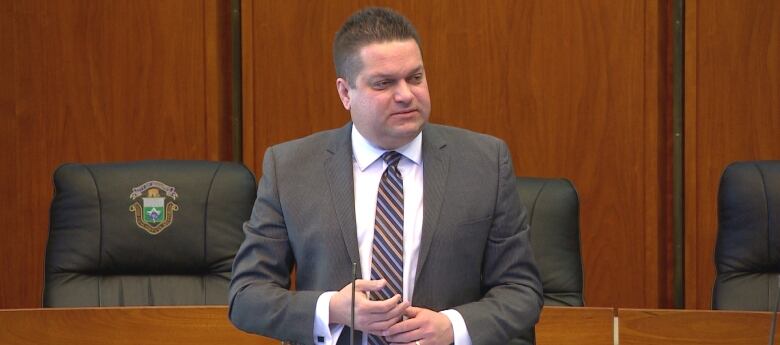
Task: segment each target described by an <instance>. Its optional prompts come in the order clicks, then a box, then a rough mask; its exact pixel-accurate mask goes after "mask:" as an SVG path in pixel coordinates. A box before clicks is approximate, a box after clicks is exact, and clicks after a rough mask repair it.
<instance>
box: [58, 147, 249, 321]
mask: <svg viewBox="0 0 780 345" xmlns="http://www.w3.org/2000/svg"><path fill="white" fill-rule="evenodd" d="M254 197H255V179H254V176H253V175H252V173H251V172H250V171H249V170H248V169H247V168H246V167H244V166H243V165H241V164H237V163H225V162H208V161H173V160H168V161H141V162H131V163H111V164H65V165H63V166H61V167H59V168H58V169H57V170H56V171H55V173H54V199H53V201H52V204H51V214H50V217H51V218H50V226H49V240H48V245H47V248H46V279H45V286H44V293H43V304H44V306H45V307H76V306H125V305H185V304H190V305H201V304H227V287H228V284H229V281H230V273H231V265H232V262H233V257H234V256H235V253H236V251H237V250H238V247H239V246H240V245H241V242H242V241H243V239H244V235H243V231H242V223H243V222H244V221H245V220H247V219H249V216H250V213H251V210H252V205H253V202H254Z"/></svg>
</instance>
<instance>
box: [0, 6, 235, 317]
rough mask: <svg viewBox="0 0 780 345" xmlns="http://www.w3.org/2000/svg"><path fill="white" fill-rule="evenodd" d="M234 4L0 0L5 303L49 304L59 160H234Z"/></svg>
mask: <svg viewBox="0 0 780 345" xmlns="http://www.w3.org/2000/svg"><path fill="white" fill-rule="evenodd" d="M229 6H230V4H229V1H216V0H199V1H190V0H166V1H156V0H139V1H136V0H117V1H91V0H63V1H47V0H29V1H0V40H1V41H0V46H2V47H3V49H4V50H5V51H4V52H3V53H2V54H0V72H1V73H2V80H3V81H2V82H0V88H2V89H0V112H1V114H2V122H3V123H2V125H0V140H2V141H1V142H0V143H2V148H3V154H2V155H0V192H1V193H2V194H0V195H2V198H3V203H4V206H3V207H2V208H0V218H2V219H3V220H4V221H3V227H2V228H0V237H2V239H3V240H2V241H0V267H3V271H2V273H1V274H0V308H18V307H36V306H39V305H40V303H41V291H42V288H43V285H42V284H43V262H44V252H45V245H46V238H47V234H48V230H47V226H48V219H49V217H48V212H49V203H50V201H51V197H52V183H51V176H52V173H53V171H54V169H55V168H56V167H57V166H59V165H61V164H63V163H66V162H74V161H76V162H85V163H88V162H112V161H129V160H141V159H213V160H230V159H231V156H230V155H229V153H230V151H231V150H230V143H231V141H230V137H231V135H232V134H230V133H229V132H227V131H228V130H229V129H230V122H229V121H230V113H229V112H228V110H229V109H230V104H229V101H230V97H229V92H230V90H229V85H228V83H229V76H228V75H225V74H224V73H225V71H229V70H230V65H229V63H230V58H229V50H227V48H228V47H229V43H225V42H224V40H225V39H229V37H230V35H229V32H230V31H229V30H230V27H229V21H227V19H226V18H229V10H230V7H229ZM228 42H229V41H228ZM215 50H216V52H215Z"/></svg>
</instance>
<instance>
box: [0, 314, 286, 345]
mask: <svg viewBox="0 0 780 345" xmlns="http://www.w3.org/2000/svg"><path fill="white" fill-rule="evenodd" d="M0 343H2V344H4V345H33V344H36V345H37V344H80V345H103V344H112V345H125V344H126V345H136V344H146V345H165V344H191V345H216V344H235V345H241V344H252V345H271V344H274V345H277V344H279V343H280V342H279V341H278V340H274V339H270V338H265V337H261V336H257V335H253V334H248V333H244V332H242V331H240V330H238V329H237V328H235V327H234V326H233V325H232V324H231V323H230V321H229V320H228V317H227V308H226V307H146V308H76V309H34V310H0Z"/></svg>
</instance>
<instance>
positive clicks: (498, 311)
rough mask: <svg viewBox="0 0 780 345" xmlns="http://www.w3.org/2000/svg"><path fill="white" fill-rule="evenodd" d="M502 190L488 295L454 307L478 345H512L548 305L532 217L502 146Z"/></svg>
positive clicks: (486, 272) (488, 258) (488, 257)
mask: <svg viewBox="0 0 780 345" xmlns="http://www.w3.org/2000/svg"><path fill="white" fill-rule="evenodd" d="M498 146H499V148H498V159H497V164H498V165H499V167H498V176H497V178H498V189H497V195H496V204H495V212H494V214H493V220H492V224H491V226H490V231H489V234H488V239H487V243H486V248H485V252H484V261H483V268H482V272H483V274H482V290H483V291H485V294H484V296H483V297H482V298H481V299H480V300H478V301H475V302H472V303H467V304H464V305H461V306H458V307H456V308H454V309H455V310H457V311H458V312H460V313H461V315H463V318H464V320H465V321H466V325H467V328H468V331H469V335H470V336H471V340H472V343H474V344H496V345H498V344H507V343H509V342H510V340H512V339H515V338H517V337H518V336H519V335H520V334H521V333H522V332H523V331H524V330H527V329H529V328H531V327H533V326H534V325H535V324H536V322H537V321H538V319H539V313H540V312H541V308H542V305H543V298H542V284H541V280H540V278H539V272H538V269H537V268H536V264H535V262H534V256H533V252H532V250H531V242H530V232H529V224H528V219H527V217H528V215H527V212H526V209H525V207H524V206H523V205H522V203H521V202H520V197H519V195H518V192H517V186H516V177H515V172H514V169H513V167H512V161H511V158H510V155H509V150H508V148H507V146H506V144H505V143H504V142H500V144H499V145H498Z"/></svg>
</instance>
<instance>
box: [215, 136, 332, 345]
mask: <svg viewBox="0 0 780 345" xmlns="http://www.w3.org/2000/svg"><path fill="white" fill-rule="evenodd" d="M244 235H245V238H244V242H243V243H242V244H241V247H240V248H239V250H238V252H237V253H236V257H235V261H234V262H233V277H232V280H231V282H230V291H229V296H228V300H229V301H230V309H229V317H230V320H231V322H233V324H234V325H235V326H236V327H238V328H239V329H241V330H244V331H246V332H250V333H256V334H261V335H264V336H268V337H272V338H275V339H280V340H285V341H290V342H294V343H301V344H311V343H312V342H313V337H312V330H313V327H314V314H315V309H316V303H317V298H318V297H319V296H320V295H321V294H322V293H323V291H291V290H290V280H291V278H290V276H291V271H292V269H293V266H294V264H295V259H294V256H293V253H292V249H291V246H290V243H289V239H288V232H287V225H286V224H285V220H284V215H283V211H282V207H281V202H280V199H279V191H278V186H277V171H276V164H275V157H274V148H273V147H272V148H269V149H268V150H267V151H266V153H265V157H264V159H263V177H262V178H261V179H260V183H259V186H258V189H257V199H256V200H255V205H254V208H253V210H252V216H251V218H250V219H249V220H248V221H247V222H246V223H244Z"/></svg>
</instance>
